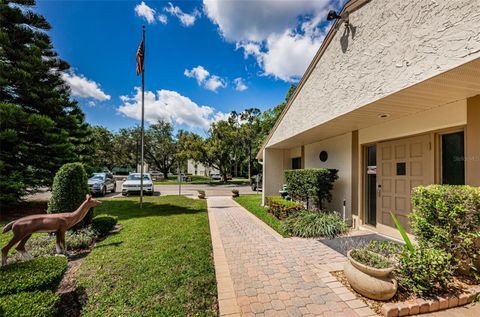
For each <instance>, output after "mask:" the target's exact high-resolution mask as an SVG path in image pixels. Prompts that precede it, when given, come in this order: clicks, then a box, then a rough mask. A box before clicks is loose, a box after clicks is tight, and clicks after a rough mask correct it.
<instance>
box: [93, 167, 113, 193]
mask: <svg viewBox="0 0 480 317" xmlns="http://www.w3.org/2000/svg"><path fill="white" fill-rule="evenodd" d="M88 189H90V192H91V193H92V194H94V195H101V196H105V194H106V193H107V192H108V191H109V192H111V193H114V192H115V191H116V190H117V183H116V181H115V179H114V178H113V175H112V174H111V173H93V175H92V176H91V177H90V178H89V179H88Z"/></svg>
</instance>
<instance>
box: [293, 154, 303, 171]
mask: <svg viewBox="0 0 480 317" xmlns="http://www.w3.org/2000/svg"><path fill="white" fill-rule="evenodd" d="M301 168H302V158H301V157H294V158H292V170H298V169H301Z"/></svg>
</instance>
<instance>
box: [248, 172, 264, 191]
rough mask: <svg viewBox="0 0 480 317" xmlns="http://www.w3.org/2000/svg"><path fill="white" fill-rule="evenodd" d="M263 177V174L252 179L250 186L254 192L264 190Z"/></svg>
mask: <svg viewBox="0 0 480 317" xmlns="http://www.w3.org/2000/svg"><path fill="white" fill-rule="evenodd" d="M262 183H263V177H262V174H257V175H254V176H252V177H251V178H250V186H251V187H252V190H253V191H256V190H262Z"/></svg>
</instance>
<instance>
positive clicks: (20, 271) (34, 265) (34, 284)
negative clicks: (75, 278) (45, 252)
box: [0, 256, 68, 296]
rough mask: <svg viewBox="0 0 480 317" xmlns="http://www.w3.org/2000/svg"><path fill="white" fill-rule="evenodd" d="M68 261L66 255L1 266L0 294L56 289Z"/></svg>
mask: <svg viewBox="0 0 480 317" xmlns="http://www.w3.org/2000/svg"><path fill="white" fill-rule="evenodd" d="M67 265H68V261H67V258H66V257H64V256H50V257H45V258H43V257H42V258H36V259H34V260H31V261H27V262H21V263H16V264H10V265H7V266H5V267H2V268H0V296H3V295H7V294H15V293H20V292H27V291H35V290H40V291H43V290H54V289H56V288H57V286H58V284H59V283H60V281H61V280H62V277H63V273H65V270H66V269H67Z"/></svg>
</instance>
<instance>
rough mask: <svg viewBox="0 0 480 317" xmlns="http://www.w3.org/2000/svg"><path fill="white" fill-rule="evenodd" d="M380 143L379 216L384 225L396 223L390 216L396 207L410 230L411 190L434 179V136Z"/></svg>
mask: <svg viewBox="0 0 480 317" xmlns="http://www.w3.org/2000/svg"><path fill="white" fill-rule="evenodd" d="M377 147H378V151H377V153H379V154H378V155H377V160H378V162H377V166H378V170H377V179H378V184H377V187H378V188H377V189H378V190H377V198H378V204H377V219H379V220H380V219H381V221H382V224H383V225H387V226H390V227H395V224H394V223H393V221H392V219H391V217H390V211H393V213H394V214H395V215H396V217H397V218H398V220H399V221H400V223H401V224H402V225H403V226H404V227H405V228H406V229H407V230H408V231H410V225H409V223H408V214H409V213H410V211H411V202H410V200H411V190H412V188H414V187H417V186H420V185H427V184H431V183H432V182H433V179H432V177H433V166H432V165H433V163H430V162H431V149H430V136H429V135H422V136H418V137H412V138H405V139H400V140H395V141H388V142H381V143H378V144H377ZM429 163H430V164H429Z"/></svg>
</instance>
